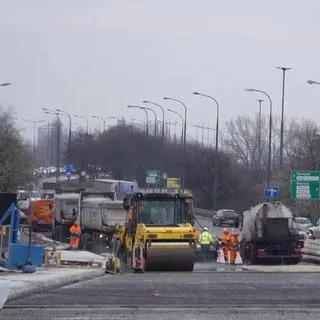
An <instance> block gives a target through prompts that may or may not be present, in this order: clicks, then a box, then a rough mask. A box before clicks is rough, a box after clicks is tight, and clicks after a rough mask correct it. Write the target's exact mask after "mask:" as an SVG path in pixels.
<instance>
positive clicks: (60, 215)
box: [53, 190, 80, 242]
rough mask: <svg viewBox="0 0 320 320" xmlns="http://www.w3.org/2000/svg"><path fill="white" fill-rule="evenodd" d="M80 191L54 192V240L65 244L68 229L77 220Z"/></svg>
mask: <svg viewBox="0 0 320 320" xmlns="http://www.w3.org/2000/svg"><path fill="white" fill-rule="evenodd" d="M79 199H80V190H72V191H70V192H56V194H55V195H54V202H53V207H54V217H55V218H54V235H53V236H54V239H55V240H57V241H61V242H67V238H68V235H69V229H70V227H71V226H72V225H73V223H74V222H75V221H76V219H77V215H78V206H79Z"/></svg>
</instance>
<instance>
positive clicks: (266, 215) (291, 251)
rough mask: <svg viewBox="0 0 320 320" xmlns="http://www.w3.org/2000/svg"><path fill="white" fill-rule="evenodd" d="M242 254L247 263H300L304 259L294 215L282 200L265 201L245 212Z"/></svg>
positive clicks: (241, 243) (241, 245)
mask: <svg viewBox="0 0 320 320" xmlns="http://www.w3.org/2000/svg"><path fill="white" fill-rule="evenodd" d="M241 231H242V237H241V241H240V255H241V258H242V261H243V263H245V264H258V263H263V262H267V261H269V262H272V263H282V264H297V263H299V262H300V261H301V258H302V254H301V247H300V246H299V242H298V240H299V239H298V234H297V232H296V231H295V229H294V228H293V214H292V212H291V210H290V209H289V208H288V207H286V206H285V205H283V204H282V203H281V202H278V201H277V202H275V203H271V202H265V203H260V204H258V205H256V206H255V207H253V208H252V209H251V210H248V211H245V212H244V213H243V221H242V228H241Z"/></svg>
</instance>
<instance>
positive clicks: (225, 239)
mask: <svg viewBox="0 0 320 320" xmlns="http://www.w3.org/2000/svg"><path fill="white" fill-rule="evenodd" d="M219 240H220V241H221V245H222V251H223V257H224V262H229V246H230V235H229V231H228V229H227V228H223V230H222V236H221V237H219Z"/></svg>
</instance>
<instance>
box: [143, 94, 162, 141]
mask: <svg viewBox="0 0 320 320" xmlns="http://www.w3.org/2000/svg"><path fill="white" fill-rule="evenodd" d="M142 103H149V104H152V105H154V106H157V107H159V108H160V109H161V110H162V130H161V133H162V143H164V108H163V107H162V106H161V105H160V104H158V103H155V102H152V101H148V100H144V101H142Z"/></svg>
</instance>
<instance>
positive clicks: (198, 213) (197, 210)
mask: <svg viewBox="0 0 320 320" xmlns="http://www.w3.org/2000/svg"><path fill="white" fill-rule="evenodd" d="M215 213H216V211H214V210H205V209H200V208H195V214H196V216H200V217H205V218H210V219H212V217H213V215H214V214H215Z"/></svg>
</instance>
